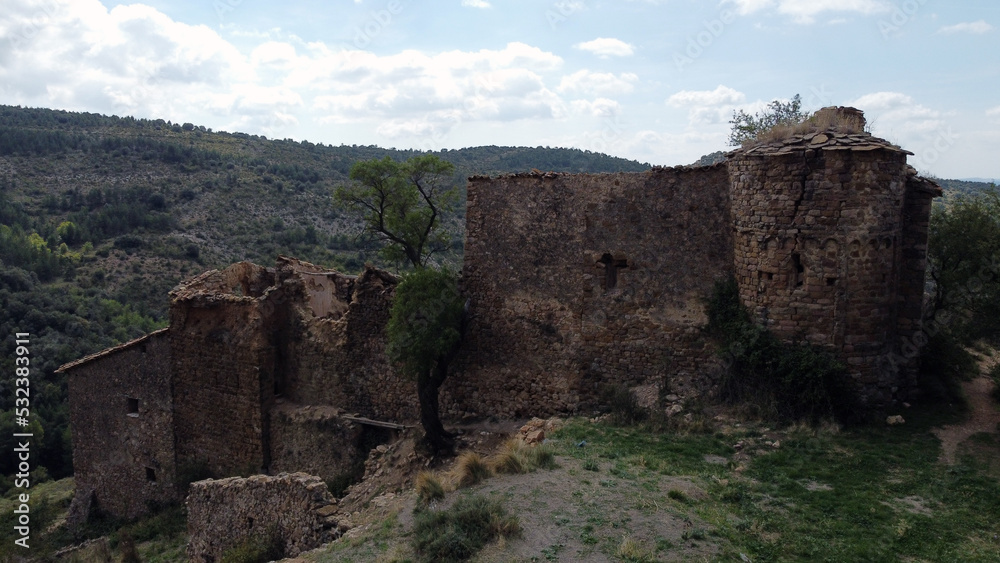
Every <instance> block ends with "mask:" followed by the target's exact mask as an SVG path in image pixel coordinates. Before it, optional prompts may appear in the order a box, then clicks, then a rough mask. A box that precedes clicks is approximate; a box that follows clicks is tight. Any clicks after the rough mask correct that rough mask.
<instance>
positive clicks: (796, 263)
mask: <svg viewBox="0 0 1000 563" xmlns="http://www.w3.org/2000/svg"><path fill="white" fill-rule="evenodd" d="M792 267H793V268H794V269H795V272H793V273H794V275H795V278H794V279H795V287H802V284H803V283H805V272H806V268H805V266H803V265H802V257H801V256H799V255H798V254H792Z"/></svg>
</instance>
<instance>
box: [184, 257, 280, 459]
mask: <svg viewBox="0 0 1000 563" xmlns="http://www.w3.org/2000/svg"><path fill="white" fill-rule="evenodd" d="M272 280H273V274H271V273H270V272H268V271H267V270H265V269H264V268H261V267H260V266H256V265H254V264H249V263H240V264H234V265H233V266H231V267H229V268H227V269H226V270H224V271H221V272H219V271H211V272H207V273H205V274H202V275H201V276H198V277H196V278H194V279H193V280H191V281H189V282H187V283H185V284H182V285H181V286H179V287H178V288H177V289H175V290H174V291H172V292H171V306H170V330H169V332H168V334H169V336H170V346H171V352H172V355H173V372H174V373H173V378H174V385H173V390H174V423H175V430H176V436H177V461H178V464H179V465H181V466H185V465H188V464H192V465H199V466H205V467H207V469H208V470H209V471H211V472H212V473H213V474H215V475H232V474H234V473H241V472H246V471H251V472H255V471H264V470H266V469H267V466H268V462H269V460H268V459H267V453H268V451H269V448H268V445H267V443H266V440H267V436H268V435H269V433H268V429H267V427H266V426H267V417H266V416H265V415H264V413H266V412H267V410H268V409H269V408H270V406H271V404H272V403H273V397H274V381H275V380H274V375H275V374H274V372H275V367H276V355H277V349H276V347H275V334H274V332H273V331H272V330H270V327H274V326H276V325H280V324H281V322H282V321H281V319H280V318H279V317H280V315H281V314H282V313H283V311H284V310H283V309H282V308H281V307H279V306H277V305H276V304H277V303H280V302H281V300H282V296H281V294H280V292H278V291H276V290H275V289H274V288H273V287H272V286H271V285H270V283H269V282H271V281H272Z"/></svg>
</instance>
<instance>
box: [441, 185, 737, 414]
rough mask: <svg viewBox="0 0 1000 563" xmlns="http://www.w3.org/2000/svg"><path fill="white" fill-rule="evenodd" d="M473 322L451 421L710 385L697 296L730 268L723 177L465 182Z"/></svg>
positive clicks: (448, 391) (448, 398)
mask: <svg viewBox="0 0 1000 563" xmlns="http://www.w3.org/2000/svg"><path fill="white" fill-rule="evenodd" d="M467 205H468V207H467V212H466V217H467V228H466V246H465V265H464V268H463V291H464V292H465V294H466V295H467V296H468V297H469V298H470V300H471V318H470V325H469V332H468V335H467V342H466V346H465V349H464V351H463V354H462V355H461V356H460V358H459V359H458V361H457V362H456V363H457V365H456V370H455V374H454V375H453V376H452V377H451V378H449V380H448V381H446V382H445V386H444V390H443V400H442V408H443V411H444V412H446V413H447V414H448V415H450V416H463V415H495V416H498V417H523V416H529V415H539V416H542V415H547V414H551V413H565V412H573V411H579V410H581V409H586V408H589V407H591V406H593V405H594V403H595V401H596V399H597V396H598V394H599V393H600V391H601V388H602V387H603V386H605V385H607V384H624V385H629V386H639V385H648V384H656V385H662V384H666V385H668V386H669V388H670V390H671V391H672V392H674V393H677V394H680V395H682V396H687V395H691V394H694V393H697V392H698V391H699V390H701V389H704V388H705V387H707V386H708V385H709V384H710V382H708V381H706V380H705V379H704V374H706V373H707V372H708V371H710V370H706V369H704V367H705V364H706V363H710V362H712V361H713V359H714V358H713V355H712V352H711V350H710V349H709V348H708V346H707V344H706V342H705V341H704V339H703V338H702V336H701V332H700V328H699V327H700V326H701V325H703V324H704V321H705V316H704V306H703V304H702V301H701V300H702V299H703V298H705V297H706V296H708V294H709V293H710V291H711V287H712V285H713V283H714V281H715V280H716V279H720V278H724V277H726V276H728V275H729V273H730V272H731V271H732V263H733V257H732V244H731V238H730V230H731V226H730V215H729V199H728V177H727V174H726V169H725V167H724V166H712V167H704V168H686V167H679V168H667V169H654V170H651V171H649V172H646V173H639V174H592V175H590V174H588V175H563V174H544V175H543V174H530V175H515V176H505V177H501V178H496V179H489V178H472V179H470V181H469V188H468V204H467Z"/></svg>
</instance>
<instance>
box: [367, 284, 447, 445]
mask: <svg viewBox="0 0 1000 563" xmlns="http://www.w3.org/2000/svg"><path fill="white" fill-rule="evenodd" d="M464 315H465V313H464V302H463V299H462V296H461V294H460V293H459V291H458V280H457V279H456V277H455V275H454V274H453V273H451V272H450V271H448V270H435V269H431V268H420V269H417V270H416V271H415V272H412V273H410V274H407V275H406V276H405V277H404V278H403V280H402V281H401V282H400V283H399V285H398V286H397V287H396V295H395V297H394V298H393V302H392V310H391V312H390V317H389V324H388V326H387V327H386V334H387V337H388V345H387V350H386V351H387V353H388V355H389V359H390V360H391V361H393V362H395V363H397V364H399V366H400V367H401V369H402V371H403V373H404V374H406V375H407V376H409V377H411V378H413V379H415V380H416V382H417V396H418V398H419V400H420V421H421V424H422V425H423V427H424V432H425V433H426V434H427V441H428V442H429V444H430V446H431V447H432V449H433V450H434V451H436V452H443V451H449V450H450V449H451V447H452V445H453V443H452V441H451V435H450V434H448V433H447V432H446V431H445V430H444V427H443V426H442V425H441V419H440V413H439V409H438V391H439V389H440V388H441V384H442V383H444V380H445V379H446V378H447V377H448V367H449V365H450V364H451V361H452V360H453V359H454V357H455V355H456V354H457V353H458V348H459V346H460V345H461V342H462V334H463V332H464V326H463V324H464Z"/></svg>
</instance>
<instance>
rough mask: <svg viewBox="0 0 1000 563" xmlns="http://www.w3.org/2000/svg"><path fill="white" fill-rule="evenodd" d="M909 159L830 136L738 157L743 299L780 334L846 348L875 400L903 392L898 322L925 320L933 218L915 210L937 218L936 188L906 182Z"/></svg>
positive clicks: (736, 204)
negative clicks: (933, 208)
mask: <svg viewBox="0 0 1000 563" xmlns="http://www.w3.org/2000/svg"><path fill="white" fill-rule="evenodd" d="M905 155H906V153H905V152H904V151H902V150H900V149H898V148H897V147H894V146H892V145H889V144H888V143H885V142H884V141H882V140H880V139H875V138H872V137H870V135H867V134H857V135H848V134H842V133H838V134H833V133H831V134H829V135H826V134H819V135H814V136H805V137H793V138H790V139H786V140H785V141H784V142H782V143H774V144H773V145H771V146H764V147H759V148H754V149H751V150H748V151H737V152H736V153H735V154H733V155H731V158H730V161H729V171H730V178H731V183H732V209H733V218H734V227H735V232H734V233H735V234H734V246H735V268H736V279H737V282H738V283H739V286H740V295H741V298H742V299H743V302H744V303H745V304H746V305H747V306H748V307H749V308H750V309H751V312H752V313H753V315H754V316H755V318H756V319H757V320H758V321H760V322H762V323H764V324H766V325H767V326H768V327H769V328H770V329H771V330H773V331H774V333H775V334H776V335H777V336H779V337H780V338H782V339H784V340H786V341H808V342H811V343H813V344H816V345H819V346H823V347H826V348H828V349H831V350H834V351H836V352H837V353H838V355H839V356H840V358H841V359H842V360H843V361H844V362H845V363H846V364H847V366H848V369H849V371H850V372H851V373H852V375H853V377H854V379H855V381H856V384H857V385H858V389H859V394H860V396H861V399H862V401H863V402H865V403H868V404H870V405H871V406H872V407H875V408H881V407H884V406H886V405H888V404H890V403H891V402H892V401H893V400H895V399H897V398H899V397H902V396H905V393H906V390H905V389H902V388H903V387H904V386H905V384H906V379H907V376H906V375H904V374H901V373H900V372H899V370H898V366H895V365H894V364H893V362H891V361H889V359H890V358H892V357H894V355H895V354H896V353H897V350H898V349H899V336H900V328H903V329H904V330H906V331H912V330H913V328H914V327H915V326H918V325H919V319H920V306H919V304H916V303H915V302H916V300H917V299H918V298H917V296H916V293H917V292H918V291H919V293H920V295H921V296H922V292H923V287H922V285H923V268H924V266H925V255H926V221H927V217H926V216H924V217H914V216H913V214H925V213H927V214H929V204H930V203H929V202H930V197H933V196H932V195H931V193H930V192H927V193H926V194H925V195H924V196H916V195H914V192H913V191H912V190H909V189H908V176H909V175H910V172H909V171H908V169H907V166H906V156H905ZM931 191H932V190H931ZM909 201H912V204H905V205H904V202H909ZM921 237H922V238H923V242H922V243H921V242H920V241H919V239H920V238H921ZM921 257H923V259H921ZM918 283H919V285H920V289H919V290H918V289H917V287H916V286H917V284H918ZM908 299H909V302H907V300H908Z"/></svg>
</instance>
